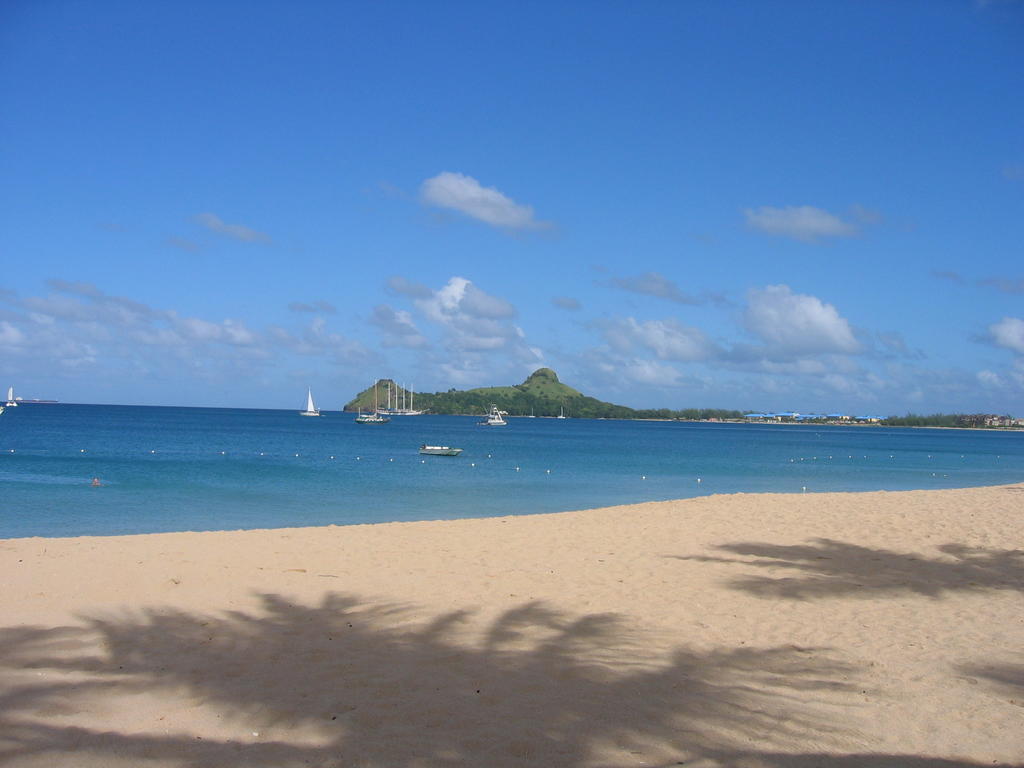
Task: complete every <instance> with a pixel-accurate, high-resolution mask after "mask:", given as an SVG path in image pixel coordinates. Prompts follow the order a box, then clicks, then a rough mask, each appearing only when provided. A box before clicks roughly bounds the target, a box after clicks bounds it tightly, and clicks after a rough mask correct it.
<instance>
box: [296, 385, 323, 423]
mask: <svg viewBox="0 0 1024 768" xmlns="http://www.w3.org/2000/svg"><path fill="white" fill-rule="evenodd" d="M319 415H320V409H319V408H317V407H316V405H314V404H313V390H312V389H308V388H307V389H306V410H304V411H299V416H319Z"/></svg>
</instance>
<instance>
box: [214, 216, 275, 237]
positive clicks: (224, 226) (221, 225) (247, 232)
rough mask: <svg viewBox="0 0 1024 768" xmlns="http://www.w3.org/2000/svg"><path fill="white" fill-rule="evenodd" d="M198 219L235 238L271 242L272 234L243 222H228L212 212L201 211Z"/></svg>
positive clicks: (222, 233) (218, 231)
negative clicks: (244, 224) (252, 227)
mask: <svg viewBox="0 0 1024 768" xmlns="http://www.w3.org/2000/svg"><path fill="white" fill-rule="evenodd" d="M196 221H198V222H199V223H200V224H202V225H203V226H204V227H206V228H207V229H209V230H212V231H213V232H217V233H219V234H221V235H227V236H228V237H233V238H234V239H235V240H241V241H243V242H246V243H269V242H270V235H268V234H266V233H265V232H258V231H257V230H255V229H250V228H249V227H246V226H243V225H241V224H228V223H227V222H225V221H222V220H221V219H220V217H218V216H216V215H214V214H212V213H200V214H199V215H198V216H196Z"/></svg>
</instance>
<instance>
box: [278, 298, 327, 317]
mask: <svg viewBox="0 0 1024 768" xmlns="http://www.w3.org/2000/svg"><path fill="white" fill-rule="evenodd" d="M288 309H290V310H291V311H292V312H310V313H312V314H317V313H320V312H325V313H327V314H328V315H333V314H335V313H336V312H337V311H338V308H337V307H336V306H334V305H333V304H331V303H330V302H329V301H314V302H312V303H308V304H307V303H306V302H304V301H293V302H291V303H290V304H289V305H288Z"/></svg>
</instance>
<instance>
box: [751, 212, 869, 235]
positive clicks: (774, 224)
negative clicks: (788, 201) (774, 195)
mask: <svg viewBox="0 0 1024 768" xmlns="http://www.w3.org/2000/svg"><path fill="white" fill-rule="evenodd" d="M743 213H744V215H745V216H746V217H747V224H748V226H750V227H752V228H753V229H756V230H759V231H761V232H764V233H766V234H769V235H780V236H782V237H791V238H794V239H795V240H802V241H803V242H807V243H811V242H815V241H817V240H818V239H820V238H823V237H849V236H851V235H855V234H856V233H857V228H856V227H855V226H853V225H852V224H850V223H848V222H845V221H843V220H842V219H840V218H839V217H838V216H836V215H834V214H831V213H829V212H828V211H823V210H821V209H820V208H814V207H813V206H810V205H799V206H788V207H786V208H772V207H771V206H762V207H761V208H747V209H745V210H744V211H743Z"/></svg>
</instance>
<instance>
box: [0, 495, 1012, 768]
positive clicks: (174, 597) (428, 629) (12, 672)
mask: <svg viewBox="0 0 1024 768" xmlns="http://www.w3.org/2000/svg"><path fill="white" fill-rule="evenodd" d="M1022 521H1024V486H1021V485H1017V486H1001V487H993V488H975V489H964V490H942V491H912V492H900V493H884V492H883V493H863V494H806V495H774V494H773V495H745V494H740V495H731V496H711V497H705V498H698V499H690V500H684V501H674V502H659V503H650V504H641V505H635V506H624V507H613V508H605V509H596V510H588V511H580V512H569V513H562V514H552V515H535V516H524V517H510V518H492V519H480V520H462V521H451V522H425V523H394V524H382V525H367V526H350V527H327V528H303V529H286V530H269V531H267V530H264V531H236V532H224V533H180V534H179V533H175V534H157V535H145V536H125V537H110V538H89V537H85V538H75V539H39V538H35V539H12V540H3V541H0V583H2V590H3V591H2V595H3V598H2V608H3V611H2V621H0V632H2V640H0V665H2V669H0V686H2V690H0V696H2V701H3V704H2V706H0V765H3V766H17V767H18V768H28V767H29V766H31V767H32V768H43V767H44V766H55V765H57V766H82V767H88V768H92V767H96V768H99V767H101V766H102V767H104V768H107V767H115V768H121V767H122V766H124V767H125V768H127V766H161V767H163V766H166V767H167V768H171V767H174V768H185V767H187V768H196V767H198V766H227V767H229V768H234V767H236V766H237V768H242V767H243V766H244V767H245V768H251V767H253V766H267V767H270V766H275V767H277V766H282V767H288V768H290V767H291V766H321V767H323V768H327V767H328V766H330V767H334V766H337V767H338V768H340V767H342V766H345V767H346V768H348V767H349V766H367V767H368V766H408V767H409V768H413V767H415V768H433V767H435V766H444V767H450V766H587V767H593V768H599V767H601V768H603V767H607V766H674V765H687V766H701V767H710V766H742V767H744V768H760V767H775V766H780V767H781V766H792V767H794V768H811V767H812V766H820V767H821V768H851V767H852V766H869V767H870V768H879V767H881V766H915V767H919V766H936V767H938V766H943V767H945V768H953V767H964V766H975V765H977V766H981V765H1020V764H1024V534H1022Z"/></svg>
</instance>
